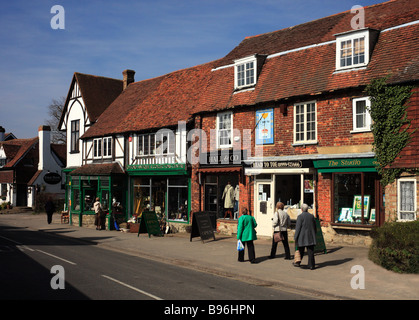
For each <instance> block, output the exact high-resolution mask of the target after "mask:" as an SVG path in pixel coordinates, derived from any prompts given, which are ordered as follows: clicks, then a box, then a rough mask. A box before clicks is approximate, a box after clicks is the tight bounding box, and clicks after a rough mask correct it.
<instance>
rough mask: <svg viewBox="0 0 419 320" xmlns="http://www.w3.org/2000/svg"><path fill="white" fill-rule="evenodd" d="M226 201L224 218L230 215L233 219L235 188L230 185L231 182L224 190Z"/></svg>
mask: <svg viewBox="0 0 419 320" xmlns="http://www.w3.org/2000/svg"><path fill="white" fill-rule="evenodd" d="M222 198H223V200H224V218H225V217H226V216H227V215H229V216H230V218H231V219H233V208H234V188H233V186H232V185H231V184H230V181H228V182H227V185H226V186H225V188H224V192H223V197H222Z"/></svg>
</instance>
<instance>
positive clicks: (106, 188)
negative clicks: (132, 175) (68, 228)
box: [66, 163, 128, 230]
mask: <svg viewBox="0 0 419 320" xmlns="http://www.w3.org/2000/svg"><path fill="white" fill-rule="evenodd" d="M66 171H67V175H66V208H67V210H68V211H69V216H70V224H73V225H78V226H80V227H81V226H87V227H89V226H94V223H95V211H94V208H93V204H94V203H95V201H96V200H95V199H96V198H99V201H100V202H101V204H102V207H103V209H104V211H105V212H106V228H107V230H111V229H114V228H115V227H114V223H113V222H114V221H115V220H116V221H117V222H118V223H120V222H122V221H126V220H127V218H128V217H127V206H126V203H127V192H126V190H127V178H126V174H125V173H124V171H123V170H122V168H121V166H120V165H119V164H117V163H109V164H89V165H85V166H82V167H79V168H76V169H71V168H69V169H66Z"/></svg>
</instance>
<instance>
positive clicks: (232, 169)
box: [198, 167, 242, 173]
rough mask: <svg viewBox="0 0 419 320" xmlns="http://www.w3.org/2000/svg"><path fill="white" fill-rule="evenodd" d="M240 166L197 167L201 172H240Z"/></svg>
mask: <svg viewBox="0 0 419 320" xmlns="http://www.w3.org/2000/svg"><path fill="white" fill-rule="evenodd" d="M241 170H242V167H213V168H199V169H198V172H201V173H240V172H241Z"/></svg>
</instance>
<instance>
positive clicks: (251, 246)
mask: <svg viewBox="0 0 419 320" xmlns="http://www.w3.org/2000/svg"><path fill="white" fill-rule="evenodd" d="M242 242H243V246H244V250H246V247H247V254H248V255H249V261H250V262H253V261H255V257H256V256H255V245H254V244H253V240H252V241H242ZM244 250H242V251H239V259H238V260H239V261H240V262H243V261H244Z"/></svg>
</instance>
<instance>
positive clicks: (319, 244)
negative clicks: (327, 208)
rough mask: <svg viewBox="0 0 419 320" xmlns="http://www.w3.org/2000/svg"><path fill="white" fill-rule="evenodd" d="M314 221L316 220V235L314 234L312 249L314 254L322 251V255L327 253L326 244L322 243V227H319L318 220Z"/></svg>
mask: <svg viewBox="0 0 419 320" xmlns="http://www.w3.org/2000/svg"><path fill="white" fill-rule="evenodd" d="M315 220H316V228H317V233H316V246H315V247H314V252H320V251H323V252H324V253H327V250H326V244H325V243H324V238H323V232H322V227H321V226H320V220H319V219H317V218H316V219H315Z"/></svg>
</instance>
